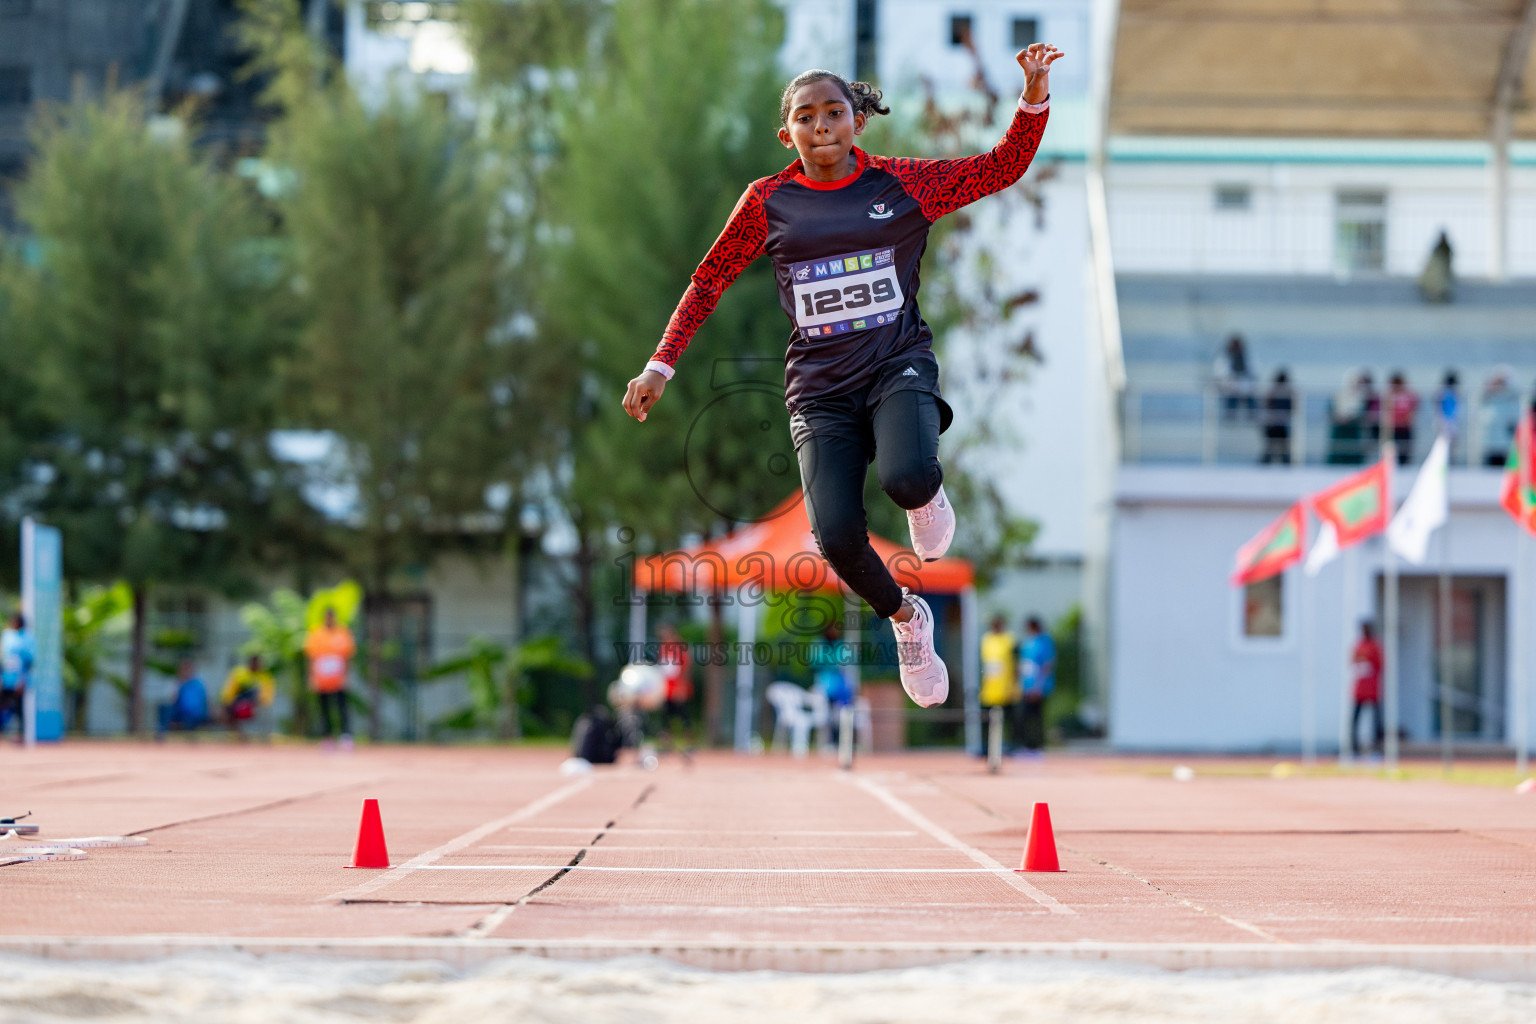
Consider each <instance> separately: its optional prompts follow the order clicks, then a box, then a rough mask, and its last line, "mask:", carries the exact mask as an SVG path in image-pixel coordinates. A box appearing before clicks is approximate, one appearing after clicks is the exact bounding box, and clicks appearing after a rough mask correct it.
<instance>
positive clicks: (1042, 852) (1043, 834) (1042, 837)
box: [1014, 803, 1061, 871]
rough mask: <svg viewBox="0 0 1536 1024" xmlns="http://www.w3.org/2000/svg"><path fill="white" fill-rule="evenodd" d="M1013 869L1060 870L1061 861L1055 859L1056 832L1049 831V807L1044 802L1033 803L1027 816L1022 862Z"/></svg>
mask: <svg viewBox="0 0 1536 1024" xmlns="http://www.w3.org/2000/svg"><path fill="white" fill-rule="evenodd" d="M1014 870H1015V871H1060V870H1061V861H1059V860H1057V859H1056V833H1054V832H1052V831H1051V809H1050V808H1049V807H1047V806H1046V805H1045V804H1042V803H1037V804H1035V811H1034V813H1033V814H1031V815H1030V817H1029V836H1028V837H1027V838H1026V839H1025V840H1024V863H1023V864H1021V865H1019V866H1018V867H1016V868H1014Z"/></svg>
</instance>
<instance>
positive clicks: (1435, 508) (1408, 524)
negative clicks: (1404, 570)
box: [1387, 434, 1450, 565]
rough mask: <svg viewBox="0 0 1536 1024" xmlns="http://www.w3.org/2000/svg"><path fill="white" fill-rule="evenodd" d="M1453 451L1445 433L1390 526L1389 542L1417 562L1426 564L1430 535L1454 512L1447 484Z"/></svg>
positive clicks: (1420, 469)
mask: <svg viewBox="0 0 1536 1024" xmlns="http://www.w3.org/2000/svg"><path fill="white" fill-rule="evenodd" d="M1449 455H1450V445H1449V444H1448V443H1447V442H1446V439H1445V435H1444V434H1441V435H1440V436H1439V437H1437V438H1435V444H1434V447H1432V448H1430V450H1429V454H1428V455H1426V456H1425V457H1424V464H1423V465H1422V466H1420V467H1419V475H1418V478H1417V479H1416V480H1414V481H1413V490H1411V491H1409V492H1408V500H1407V501H1405V502H1403V507H1402V508H1400V509H1398V510H1397V515H1395V516H1393V517H1392V522H1391V524H1390V525H1388V527H1387V543H1388V544H1391V545H1392V550H1393V551H1396V552H1397V553H1398V554H1400V555H1402V556H1403V557H1404V558H1405V559H1407V560H1408V561H1410V562H1412V563H1413V564H1414V565H1423V564H1424V559H1425V557H1426V556H1427V555H1428V554H1429V535H1430V534H1431V533H1434V532H1435V530H1436V529H1438V528H1439V527H1441V526H1444V525H1445V520H1446V517H1447V516H1448V515H1449V513H1450V508H1449V505H1450V502H1449V499H1448V498H1447V496H1446V487H1445V466H1446V462H1447V461H1449Z"/></svg>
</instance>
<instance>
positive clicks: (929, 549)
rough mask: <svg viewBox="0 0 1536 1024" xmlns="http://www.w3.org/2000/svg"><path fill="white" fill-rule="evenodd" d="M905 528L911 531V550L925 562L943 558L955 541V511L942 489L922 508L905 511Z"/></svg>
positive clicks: (941, 486)
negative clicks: (951, 543) (951, 542)
mask: <svg viewBox="0 0 1536 1024" xmlns="http://www.w3.org/2000/svg"><path fill="white" fill-rule="evenodd" d="M907 526H908V528H909V529H911V531H912V550H913V551H915V552H917V557H918V558H921V559H922V560H923V561H925V562H931V561H933V560H934V559H936V558H942V557H944V552H946V551H948V550H949V542H950V541H952V540H954V539H955V510H954V508H953V507H952V506H951V505H950V503H949V499H948V498H946V497H945V496H944V487H943V485H942V484H941V485H940V486H939V493H938V494H935V495H934V496H933V500H932V501H930V502H929V503H928V504H926V505H924V506H923V507H922V508H913V509H908V510H907Z"/></svg>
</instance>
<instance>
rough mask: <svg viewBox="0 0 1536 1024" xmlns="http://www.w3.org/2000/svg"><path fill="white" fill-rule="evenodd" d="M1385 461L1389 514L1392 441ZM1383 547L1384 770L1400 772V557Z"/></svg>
mask: <svg viewBox="0 0 1536 1024" xmlns="http://www.w3.org/2000/svg"><path fill="white" fill-rule="evenodd" d="M1381 458H1382V461H1383V462H1384V463H1386V467H1387V481H1388V482H1387V495H1386V497H1387V514H1388V516H1390V515H1391V513H1392V485H1391V480H1392V471H1393V467H1394V466H1395V465H1396V463H1397V449H1396V448H1395V446H1394V445H1393V444H1392V442H1391V441H1387V442H1385V443H1383V444H1382V446H1381ZM1381 546H1382V548H1383V550H1384V552H1385V561H1384V570H1385V571H1384V573H1383V575H1384V576H1385V579H1384V580H1383V584H1384V589H1385V591H1386V593H1385V595H1384V600H1383V604H1384V606H1385V607H1384V608H1383V609H1382V612H1383V615H1382V617H1383V618H1384V619H1385V620H1386V621H1385V623H1384V624H1383V625H1384V627H1385V628H1384V630H1383V632H1385V633H1386V638H1385V643H1384V644H1383V645H1382V647H1383V650H1382V661H1383V663H1384V666H1385V669H1386V671H1385V672H1384V675H1385V676H1386V693H1385V695H1384V696H1385V698H1386V699H1385V701H1384V702H1383V704H1384V707H1383V710H1384V711H1385V712H1386V715H1385V717H1386V720H1387V726H1386V742H1385V743H1384V744H1383V745H1382V767H1383V768H1385V769H1386V770H1387V771H1388V772H1395V771H1397V663H1398V651H1397V554H1396V553H1395V552H1394V551H1393V550H1392V544H1391V542H1390V541H1389V540H1388V539H1387V538H1386V537H1382V539H1381Z"/></svg>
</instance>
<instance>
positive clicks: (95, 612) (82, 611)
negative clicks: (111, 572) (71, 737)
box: [63, 583, 133, 730]
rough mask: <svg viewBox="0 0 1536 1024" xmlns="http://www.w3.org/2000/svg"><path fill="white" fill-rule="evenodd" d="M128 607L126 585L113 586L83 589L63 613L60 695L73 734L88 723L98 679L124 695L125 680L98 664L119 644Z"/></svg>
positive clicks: (130, 595) (130, 598) (129, 597)
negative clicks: (62, 669) (68, 707)
mask: <svg viewBox="0 0 1536 1024" xmlns="http://www.w3.org/2000/svg"><path fill="white" fill-rule="evenodd" d="M132 607H133V592H132V590H130V589H129V587H128V584H126V583H114V584H113V585H111V586H110V587H101V586H95V587H86V588H85V589H84V590H82V591H81V592H80V594H79V597H78V598H77V599H76V601H75V602H74V603H73V604H71V605H69V606H67V607H66V608H65V609H64V637H63V641H64V642H63V647H64V693H65V699H66V700H68V701H69V705H70V709H71V718H70V721H71V722H72V723H73V725H74V728H75V729H76V730H83V729H84V728H85V724H86V722H87V720H88V719H89V715H90V693H91V687H92V686H93V685H95V683H96V681H97V680H98V679H105V680H106V681H107V682H109V683H111V684H112V685H113V686H114V687H115V688H116V689H117V690H118V692H120V693H122V694H123V695H124V696H126V695H127V693H128V680H127V678H126V677H124V676H123V675H121V674H118V673H108V672H103V671H102V668H101V663H102V660H103V659H104V658H105V657H106V655H107V652H108V651H109V650H110V649H111V648H112V647H114V646H117V645H120V644H121V641H122V639H123V636H124V634H126V633H127V631H128V613H129V610H130V609H131V608H132Z"/></svg>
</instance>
